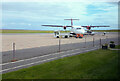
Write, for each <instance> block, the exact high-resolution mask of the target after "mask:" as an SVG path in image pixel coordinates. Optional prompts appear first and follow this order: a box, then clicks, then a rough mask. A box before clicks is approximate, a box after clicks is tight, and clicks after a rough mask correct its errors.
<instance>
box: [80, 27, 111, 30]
mask: <svg viewBox="0 0 120 81" xmlns="http://www.w3.org/2000/svg"><path fill="white" fill-rule="evenodd" d="M82 27H85V28H87V29H88V30H90V29H91V27H93V28H94V27H110V26H82Z"/></svg>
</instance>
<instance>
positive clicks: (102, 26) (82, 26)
mask: <svg viewBox="0 0 120 81" xmlns="http://www.w3.org/2000/svg"><path fill="white" fill-rule="evenodd" d="M82 27H86V28H87V27H93V28H94V27H110V26H82Z"/></svg>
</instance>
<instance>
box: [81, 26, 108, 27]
mask: <svg viewBox="0 0 120 81" xmlns="http://www.w3.org/2000/svg"><path fill="white" fill-rule="evenodd" d="M82 27H110V26H82Z"/></svg>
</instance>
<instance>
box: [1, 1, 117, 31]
mask: <svg viewBox="0 0 120 81" xmlns="http://www.w3.org/2000/svg"><path fill="white" fill-rule="evenodd" d="M66 18H77V19H80V20H79V21H74V23H73V24H74V25H109V26H110V27H109V28H94V29H99V30H102V29H118V3H117V2H2V28H3V29H29V30H54V29H56V28H49V27H42V26H41V25H43V24H55V25H70V21H65V20H64V19H66Z"/></svg>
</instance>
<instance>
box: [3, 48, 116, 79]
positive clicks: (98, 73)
mask: <svg viewBox="0 0 120 81" xmlns="http://www.w3.org/2000/svg"><path fill="white" fill-rule="evenodd" d="M117 68H118V51H112V50H102V49H99V50H95V51H91V52H87V53H83V54H80V55H75V56H71V57H65V58H62V59H58V60H54V61H51V62H47V63H43V64H40V65H36V66H32V67H29V68H25V69H21V70H18V71H14V72H10V73H6V74H3V79H117V78H118V75H117V72H118V69H117Z"/></svg>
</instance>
